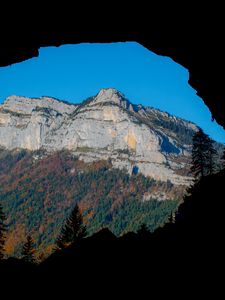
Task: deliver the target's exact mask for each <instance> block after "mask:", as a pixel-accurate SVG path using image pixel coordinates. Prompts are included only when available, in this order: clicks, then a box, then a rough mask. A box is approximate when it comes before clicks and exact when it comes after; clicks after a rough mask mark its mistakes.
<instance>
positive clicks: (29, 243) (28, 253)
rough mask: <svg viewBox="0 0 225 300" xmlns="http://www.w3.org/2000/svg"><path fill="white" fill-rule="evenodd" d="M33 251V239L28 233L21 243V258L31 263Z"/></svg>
mask: <svg viewBox="0 0 225 300" xmlns="http://www.w3.org/2000/svg"><path fill="white" fill-rule="evenodd" d="M34 252H35V249H34V241H33V239H32V237H31V236H30V235H28V236H27V240H26V242H25V243H24V245H23V250H22V259H23V260H24V261H26V262H29V263H32V264H33V263H35V258H34Z"/></svg>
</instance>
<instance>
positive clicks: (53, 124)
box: [0, 89, 197, 185]
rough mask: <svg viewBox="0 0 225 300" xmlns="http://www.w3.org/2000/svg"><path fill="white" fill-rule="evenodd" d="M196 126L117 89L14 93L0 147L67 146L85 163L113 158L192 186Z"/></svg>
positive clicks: (2, 121) (119, 164) (1, 118)
mask: <svg viewBox="0 0 225 300" xmlns="http://www.w3.org/2000/svg"><path fill="white" fill-rule="evenodd" d="M196 130H197V126H196V125H195V124H193V123H191V122H188V121H185V120H182V119H179V118H176V117H174V116H171V115H169V114H168V113H164V112H161V111H159V110H156V109H154V108H150V107H144V106H142V105H133V104H132V103H131V102H130V101H129V100H127V99H126V98H125V96H124V95H122V94H121V93H120V92H118V91H117V90H115V89H102V90H101V91H100V92H99V93H98V94H97V95H96V96H94V97H90V98H88V99H87V100H86V101H83V102H82V103H81V104H77V105H74V104H68V103H65V102H62V101H59V100H57V99H55V98H50V97H42V98H39V99H38V98H26V97H18V96H11V97H8V98H7V99H6V100H5V102H4V104H3V105H1V106H0V146H2V147H4V148H5V149H7V150H13V149H17V148H20V149H26V150H31V151H36V150H40V149H42V150H46V151H48V152H49V153H53V152H55V151H61V150H65V149H67V150H69V151H72V152H73V153H75V154H76V156H78V157H79V159H80V160H83V161H85V162H91V161H98V160H107V159H109V158H110V159H111V162H112V165H113V167H115V168H119V169H123V168H125V169H126V170H127V172H128V173H129V174H131V173H132V170H133V168H134V167H136V169H137V170H138V171H139V172H141V173H142V174H143V175H145V176H151V177H153V178H155V179H157V180H162V181H165V182H166V181H167V179H170V180H171V181H172V182H173V183H174V184H176V185H189V184H190V181H191V178H190V177H189V176H188V175H189V174H188V166H189V160H190V150H191V143H192V136H193V134H194V132H195V131H196Z"/></svg>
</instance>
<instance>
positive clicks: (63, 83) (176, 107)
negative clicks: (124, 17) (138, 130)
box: [0, 42, 225, 143]
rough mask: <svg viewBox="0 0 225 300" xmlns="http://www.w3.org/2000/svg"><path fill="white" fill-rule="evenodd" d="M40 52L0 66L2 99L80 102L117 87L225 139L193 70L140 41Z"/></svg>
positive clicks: (133, 98)
mask: <svg viewBox="0 0 225 300" xmlns="http://www.w3.org/2000/svg"><path fill="white" fill-rule="evenodd" d="M39 53H40V54H39V57H37V58H32V59H29V60H27V61H25V62H22V63H17V64H14V65H11V66H8V67H2V68H0V103H2V102H3V101H4V99H5V98H6V97H8V96H10V95H19V96H27V97H40V96H44V95H46V96H53V97H55V98H59V99H62V100H67V101H69V102H73V103H78V102H81V101H82V100H84V99H86V98H87V97H89V96H92V95H95V94H97V93H98V91H99V90H100V89H101V88H107V87H114V88H116V89H118V90H119V91H121V92H122V93H124V94H125V96H126V97H127V98H128V99H129V100H130V101H131V102H133V103H136V104H139V103H141V104H143V105H148V106H153V107H155V108H159V109H161V110H163V111H167V112H169V113H171V114H174V115H176V116H178V117H182V118H184V119H186V120H190V121H193V122H195V123H196V124H197V125H199V126H200V127H201V128H202V129H203V130H204V131H205V132H206V133H207V134H209V135H210V136H211V137H212V138H213V139H215V140H217V141H219V142H222V143H225V131H224V130H223V129H222V127H221V126H219V125H218V124H217V123H216V122H215V121H214V122H212V121H211V113H210V112H209V110H208V108H207V107H206V106H205V105H204V103H203V101H202V100H201V98H199V97H198V96H197V95H196V92H195V90H193V89H192V88H191V87H190V86H189V85H188V77H189V74H188V71H187V70H186V69H185V68H183V67H181V66H180V65H178V64H176V63H175V62H173V60H172V59H170V58H167V57H163V56H158V55H156V54H154V53H152V52H150V51H149V50H147V49H146V48H144V47H143V46H141V45H140V44H138V43H135V42H126V43H110V44H78V45H64V46H60V47H48V48H41V49H40V51H39Z"/></svg>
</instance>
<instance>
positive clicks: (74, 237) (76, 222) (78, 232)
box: [56, 204, 86, 249]
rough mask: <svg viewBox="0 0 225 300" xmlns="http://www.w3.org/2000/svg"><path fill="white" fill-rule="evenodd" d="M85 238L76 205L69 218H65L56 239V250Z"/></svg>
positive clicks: (80, 216) (83, 227)
mask: <svg viewBox="0 0 225 300" xmlns="http://www.w3.org/2000/svg"><path fill="white" fill-rule="evenodd" d="M85 236H86V227H85V226H84V225H83V218H82V215H81V213H80V210H79V207H78V205H77V204H76V205H75V207H74V209H73V210H72V212H71V215H70V216H69V218H67V220H66V223H65V225H64V226H63V228H62V230H61V233H60V235H59V237H58V239H57V240H56V245H57V248H58V249H63V248H66V247H68V246H69V245H71V244H73V243H75V242H77V241H79V240H81V239H82V238H84V237H85Z"/></svg>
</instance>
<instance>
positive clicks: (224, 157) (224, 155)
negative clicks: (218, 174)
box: [221, 148, 225, 169]
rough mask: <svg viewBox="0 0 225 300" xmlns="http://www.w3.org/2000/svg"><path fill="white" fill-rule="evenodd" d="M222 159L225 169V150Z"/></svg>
mask: <svg viewBox="0 0 225 300" xmlns="http://www.w3.org/2000/svg"><path fill="white" fill-rule="evenodd" d="M221 159H222V164H223V169H225V148H224V149H223V154H222V157H221Z"/></svg>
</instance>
